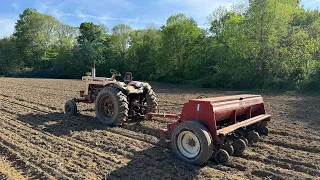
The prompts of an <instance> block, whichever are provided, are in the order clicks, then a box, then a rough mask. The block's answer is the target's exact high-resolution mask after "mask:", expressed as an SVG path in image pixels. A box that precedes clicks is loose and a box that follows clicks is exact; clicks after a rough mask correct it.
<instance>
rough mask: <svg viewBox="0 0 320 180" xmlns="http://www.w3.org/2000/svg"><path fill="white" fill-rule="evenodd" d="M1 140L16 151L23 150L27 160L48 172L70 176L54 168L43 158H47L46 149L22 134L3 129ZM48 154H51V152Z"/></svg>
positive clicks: (60, 175)
mask: <svg viewBox="0 0 320 180" xmlns="http://www.w3.org/2000/svg"><path fill="white" fill-rule="evenodd" d="M8 137H10V138H8ZM13 137H15V138H13ZM4 138H6V139H4ZM0 141H1V143H2V145H3V146H6V147H10V148H11V149H12V150H13V151H15V152H22V153H21V155H22V157H23V158H25V159H27V161H28V162H30V163H32V164H33V165H34V166H38V167H39V168H41V169H42V171H43V172H47V173H48V174H51V175H52V176H54V177H58V178H67V177H68V176H69V175H68V174H67V173H65V172H63V171H62V170H58V169H56V168H52V167H50V166H49V165H48V164H46V163H44V161H43V159H45V158H46V154H45V153H44V150H42V149H41V148H37V147H36V146H32V144H29V143H28V142H27V141H25V140H24V139H23V138H22V137H21V136H17V135H14V134H13V133H10V132H8V131H6V130H3V129H2V130H1V131H0ZM24 144H27V145H24ZM48 155H49V156H50V153H49V154H48ZM54 157H56V156H53V158H54Z"/></svg>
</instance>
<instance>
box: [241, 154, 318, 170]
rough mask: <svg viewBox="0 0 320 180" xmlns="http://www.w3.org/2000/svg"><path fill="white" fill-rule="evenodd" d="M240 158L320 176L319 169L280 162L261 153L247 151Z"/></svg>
mask: <svg viewBox="0 0 320 180" xmlns="http://www.w3.org/2000/svg"><path fill="white" fill-rule="evenodd" d="M241 157H242V158H245V159H248V160H254V161H259V162H262V163H264V164H268V165H271V164H272V165H275V166H276V167H281V168H283V169H287V170H293V171H296V172H300V173H303V174H308V175H311V176H320V170H317V169H312V168H309V167H303V166H301V165H295V164H291V163H286V162H281V161H279V160H273V159H270V158H268V157H264V156H261V154H257V153H253V152H250V153H249V152H248V153H245V154H243V155H241Z"/></svg>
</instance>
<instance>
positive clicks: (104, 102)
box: [95, 86, 129, 125]
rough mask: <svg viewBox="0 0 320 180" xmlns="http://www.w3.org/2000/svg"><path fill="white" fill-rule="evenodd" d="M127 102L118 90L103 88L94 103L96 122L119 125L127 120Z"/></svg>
mask: <svg viewBox="0 0 320 180" xmlns="http://www.w3.org/2000/svg"><path fill="white" fill-rule="evenodd" d="M128 110H129V108H128V101H127V97H126V95H124V94H123V93H122V92H121V90H120V89H118V88H115V87H112V86H110V87H105V88H104V89H103V90H101V91H100V92H99V94H98V96H97V98H96V101H95V111H96V116H97V118H98V120H99V121H100V122H101V123H103V124H106V125H121V124H122V123H123V122H124V121H126V120H127V118H128Z"/></svg>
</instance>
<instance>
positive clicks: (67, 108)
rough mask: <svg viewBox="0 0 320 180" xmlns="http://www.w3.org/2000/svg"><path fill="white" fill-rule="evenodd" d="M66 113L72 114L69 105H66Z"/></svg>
mask: <svg viewBox="0 0 320 180" xmlns="http://www.w3.org/2000/svg"><path fill="white" fill-rule="evenodd" d="M64 111H65V112H66V114H70V113H71V106H70V105H69V104H68V105H65V107H64Z"/></svg>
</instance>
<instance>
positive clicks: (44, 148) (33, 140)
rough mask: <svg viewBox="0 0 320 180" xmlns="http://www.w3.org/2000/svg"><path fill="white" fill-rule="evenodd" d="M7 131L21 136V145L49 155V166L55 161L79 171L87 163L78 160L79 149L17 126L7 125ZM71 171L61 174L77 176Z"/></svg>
mask: <svg viewBox="0 0 320 180" xmlns="http://www.w3.org/2000/svg"><path fill="white" fill-rule="evenodd" d="M5 129H8V130H10V131H11V132H13V133H14V134H19V135H20V136H19V138H18V139H19V141H22V140H24V141H22V142H20V143H21V144H27V145H28V146H30V148H31V149H33V150H36V151H37V152H41V153H42V154H44V156H47V155H49V157H50V158H49V159H48V161H49V164H50V162H52V161H54V162H55V164H56V163H58V164H61V163H68V164H72V166H77V168H78V169H82V166H83V165H84V164H85V163H86V162H83V160H82V159H80V160H77V158H78V157H77V156H76V154H74V153H73V151H77V149H75V148H72V147H71V148H70V147H69V148H68V147H64V146H62V145H61V143H56V142H52V141H50V139H47V138H46V137H44V136H41V134H40V133H32V134H31V133H29V132H28V131H26V130H19V127H17V126H9V125H7V126H6V127H5ZM0 131H1V130H0ZM10 142H11V141H10ZM79 153H81V154H83V152H79ZM83 156H85V154H83ZM59 157H69V158H68V161H67V162H65V161H66V160H64V159H61V158H59ZM87 157H91V156H87ZM115 158H117V157H115ZM106 160H107V161H104V162H106V163H107V164H112V163H115V162H116V163H118V160H115V159H112V157H110V158H109V159H106ZM43 163H45V162H43ZM50 166H51V165H50ZM70 170H71V172H67V171H65V169H61V172H62V173H63V174H65V175H66V176H68V177H72V176H74V175H75V174H74V170H72V169H70ZM69 173H71V174H69Z"/></svg>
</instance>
